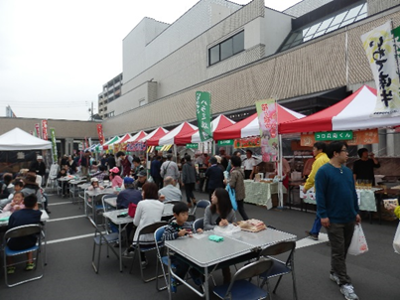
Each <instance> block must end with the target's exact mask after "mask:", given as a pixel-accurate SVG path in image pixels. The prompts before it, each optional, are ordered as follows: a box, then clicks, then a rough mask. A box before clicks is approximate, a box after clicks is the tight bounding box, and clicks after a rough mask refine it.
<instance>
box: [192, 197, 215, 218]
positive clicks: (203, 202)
mask: <svg viewBox="0 0 400 300" xmlns="http://www.w3.org/2000/svg"><path fill="white" fill-rule="evenodd" d="M209 205H211V202H210V201H209V200H199V201H197V204H196V206H195V207H194V208H193V210H192V215H195V214H196V210H197V209H198V208H203V209H206V207H207V206H209Z"/></svg>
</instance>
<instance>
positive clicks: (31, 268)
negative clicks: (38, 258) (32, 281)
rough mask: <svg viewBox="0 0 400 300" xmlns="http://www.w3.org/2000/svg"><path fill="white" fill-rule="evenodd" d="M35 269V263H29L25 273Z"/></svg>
mask: <svg viewBox="0 0 400 300" xmlns="http://www.w3.org/2000/svg"><path fill="white" fill-rule="evenodd" d="M34 268H35V264H34V263H27V264H26V268H25V271H32V270H33V269H34Z"/></svg>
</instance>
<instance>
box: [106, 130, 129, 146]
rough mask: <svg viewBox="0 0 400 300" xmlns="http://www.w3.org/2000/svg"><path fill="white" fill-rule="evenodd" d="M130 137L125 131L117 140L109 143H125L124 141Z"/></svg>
mask: <svg viewBox="0 0 400 300" xmlns="http://www.w3.org/2000/svg"><path fill="white" fill-rule="evenodd" d="M130 138H131V135H130V134H129V133H127V134H125V135H124V136H123V137H121V138H119V139H118V140H117V141H115V142H114V143H111V144H109V145H114V144H121V143H126V141H127V140H129V139H130Z"/></svg>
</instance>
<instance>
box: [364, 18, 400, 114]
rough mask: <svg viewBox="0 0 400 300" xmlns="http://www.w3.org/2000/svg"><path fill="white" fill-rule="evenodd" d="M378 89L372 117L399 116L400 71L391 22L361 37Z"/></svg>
mask: <svg viewBox="0 0 400 300" xmlns="http://www.w3.org/2000/svg"><path fill="white" fill-rule="evenodd" d="M361 40H362V42H363V47H364V49H365V52H366V54H367V57H368V60H369V64H370V67H371V70H372V74H373V76H374V80H375V85H376V88H377V101H376V105H375V110H374V111H373V113H372V114H371V117H381V116H387V115H392V116H399V115H400V95H399V88H400V83H399V70H398V65H397V57H396V56H397V53H396V45H395V40H394V36H393V33H392V26H391V22H390V21H388V22H386V23H385V24H383V25H381V26H379V27H376V28H375V29H373V30H371V31H370V32H367V33H365V34H363V35H362V36H361Z"/></svg>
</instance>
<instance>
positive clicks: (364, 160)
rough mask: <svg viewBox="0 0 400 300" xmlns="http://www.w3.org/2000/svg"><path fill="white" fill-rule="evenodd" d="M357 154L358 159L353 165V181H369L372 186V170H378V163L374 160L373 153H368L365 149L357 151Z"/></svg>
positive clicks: (373, 180) (373, 176)
mask: <svg viewBox="0 0 400 300" xmlns="http://www.w3.org/2000/svg"><path fill="white" fill-rule="evenodd" d="M357 154H358V156H359V157H360V159H359V160H356V161H355V162H354V164H353V174H354V180H359V179H361V180H369V181H370V182H371V184H372V186H374V185H375V175H374V168H380V166H381V165H380V164H379V161H378V160H377V159H376V158H375V154H374V153H368V149H367V148H361V149H358V151H357Z"/></svg>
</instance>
